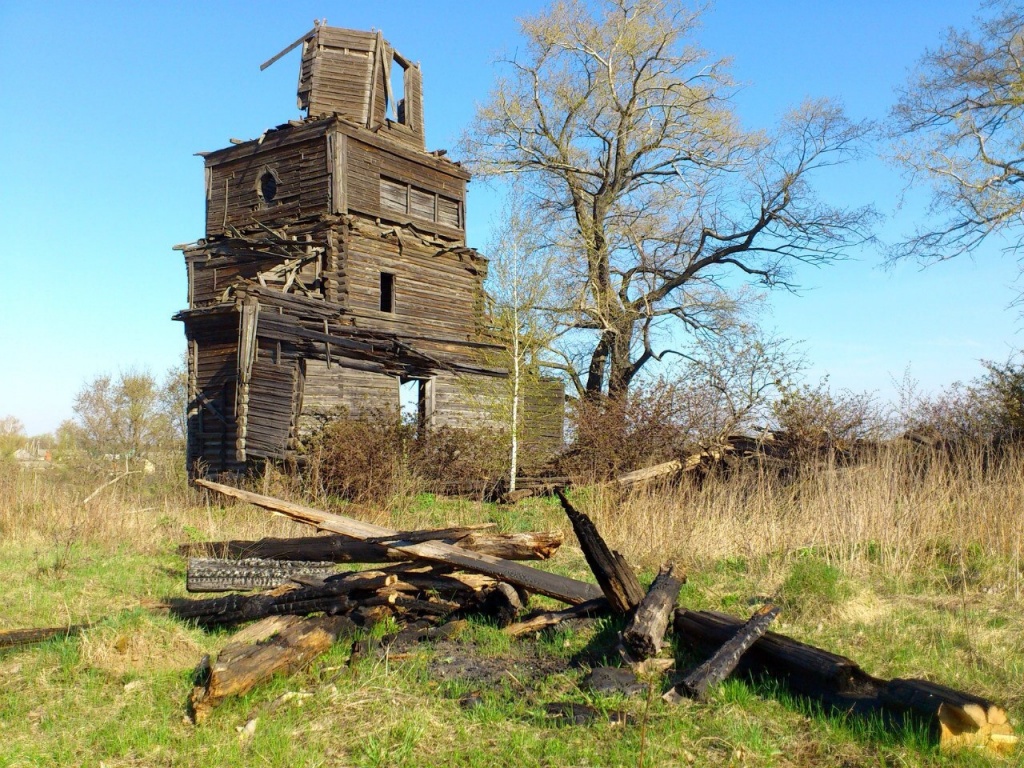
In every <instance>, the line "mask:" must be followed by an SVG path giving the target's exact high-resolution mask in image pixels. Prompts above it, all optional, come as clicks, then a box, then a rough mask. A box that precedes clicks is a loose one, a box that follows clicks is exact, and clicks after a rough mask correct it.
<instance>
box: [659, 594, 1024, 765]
mask: <svg viewBox="0 0 1024 768" xmlns="http://www.w3.org/2000/svg"><path fill="white" fill-rule="evenodd" d="M673 624H674V628H675V632H676V635H677V636H678V637H680V638H682V639H683V640H685V641H687V642H688V643H690V644H691V645H693V646H694V647H696V648H698V649H700V650H703V651H714V650H715V649H717V648H719V647H720V646H721V645H722V644H724V643H726V642H727V641H728V640H730V639H731V638H732V637H734V636H735V635H736V632H737V631H738V630H739V629H741V627H742V622H741V621H740V620H739V619H735V618H733V617H731V616H727V615H725V614H721V613H713V612H709V611H687V610H682V609H680V610H677V611H676V616H675V621H674V622H673ZM736 670H737V672H740V673H742V674H745V675H747V676H750V677H754V678H764V677H767V678H770V679H772V680H775V681H777V682H779V683H781V684H782V685H784V686H785V687H787V688H788V689H789V690H790V691H792V692H793V693H795V694H797V695H800V696H805V697H807V698H810V699H814V700H816V701H820V702H822V703H823V704H825V705H826V706H828V707H831V708H834V709H837V710H839V711H842V712H851V713H855V714H861V715H876V716H877V715H883V716H887V717H889V718H893V719H895V720H896V721H897V722H900V721H906V720H911V721H915V720H916V721H919V722H924V723H926V724H927V725H928V726H929V728H930V729H931V731H932V734H933V735H934V737H935V739H936V740H937V741H938V742H939V744H940V745H941V746H942V747H943V748H950V747H956V746H964V745H973V746H983V747H986V748H989V749H992V750H995V751H999V752H1007V751H1009V750H1012V749H1013V748H1014V747H1015V746H1016V744H1017V741H1018V737H1017V736H1016V735H1015V734H1014V732H1013V728H1012V726H1011V725H1010V723H1009V722H1008V720H1007V718H1006V712H1005V710H1003V709H1002V708H1001V707H999V706H997V705H995V704H994V703H992V702H991V701H988V700H987V699H985V698H982V697H980V696H975V695H974V694H970V693H965V692H962V691H957V690H954V689H952V688H947V687H945V686H942V685H937V684H935V683H929V682H927V681H924V680H899V679H897V680H883V679H879V678H877V677H872V676H871V675H869V674H867V673H866V672H864V670H862V669H861V668H860V667H859V666H858V665H857V664H856V663H855V662H854V661H852V660H850V659H848V658H845V657H843V656H839V655H837V654H834V653H830V652H828V651H825V650H822V649H821V648H815V647H814V646H811V645H807V644H806V643H801V642H799V641H798V640H794V639H792V638H790V637H786V636H785V635H779V634H776V633H774V632H766V633H765V634H764V635H763V636H762V637H760V638H759V639H758V640H757V641H756V642H754V644H753V645H752V646H751V647H750V648H749V650H748V651H747V652H746V653H745V654H744V655H743V657H742V658H741V659H740V662H739V664H738V665H737V667H736Z"/></svg>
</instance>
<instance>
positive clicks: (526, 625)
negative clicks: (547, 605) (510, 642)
mask: <svg viewBox="0 0 1024 768" xmlns="http://www.w3.org/2000/svg"><path fill="white" fill-rule="evenodd" d="M610 609H611V606H609V605H608V600H607V599H606V598H604V597H598V598H596V599H594V600H588V601H587V602H585V603H579V604H578V605H574V606H572V607H570V608H563V609H562V610H560V611H547V612H545V613H538V614H536V615H534V616H530V617H529V618H527V619H524V620H523V621H520V622H518V623H516V624H509V625H508V626H507V627H505V629H504V630H503V631H504V632H505V634H506V635H511V636H512V637H520V636H521V635H529V634H533V633H534V632H540V631H542V630H545V629H548V628H549V627H554V626H557V625H559V624H561V623H562V622H563V621H569V620H570V619H584V618H588V617H590V616H597V615H599V614H602V613H607V612H608V611H609V610H610Z"/></svg>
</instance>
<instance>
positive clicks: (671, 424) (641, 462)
mask: <svg viewBox="0 0 1024 768" xmlns="http://www.w3.org/2000/svg"><path fill="white" fill-rule="evenodd" d="M685 394H686V393H685V390H684V389H683V388H682V387H681V386H680V385H678V384H675V383H672V382H666V381H664V380H658V381H656V382H653V383H651V384H649V385H646V386H636V387H634V389H632V390H630V392H629V394H628V395H627V396H626V397H622V398H609V397H600V398H595V399H592V400H587V399H583V400H578V401H576V402H575V403H574V404H573V406H572V408H571V410H570V414H569V418H570V423H571V428H572V434H573V437H574V439H573V442H572V447H571V449H570V450H569V452H568V453H567V454H566V455H565V456H564V457H563V458H562V461H561V465H562V469H563V471H565V472H567V473H568V474H570V475H573V476H576V477H579V478H583V479H586V480H602V479H608V478H611V477H615V476H616V475H619V474H622V473H623V472H629V471H630V470H634V469H639V468H641V467H644V466H648V465H650V464H654V463H657V462H660V461H668V460H670V459H673V458H678V457H679V456H682V455H683V454H685V453H686V450H687V447H688V444H689V443H690V442H691V441H690V427H689V424H688V420H687V418H686V416H687V413H688V402H687V399H686V397H685Z"/></svg>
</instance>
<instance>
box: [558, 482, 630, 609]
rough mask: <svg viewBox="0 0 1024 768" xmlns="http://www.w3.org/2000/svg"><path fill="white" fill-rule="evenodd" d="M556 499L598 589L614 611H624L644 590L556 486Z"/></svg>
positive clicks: (594, 526) (585, 518) (626, 566)
mask: <svg viewBox="0 0 1024 768" xmlns="http://www.w3.org/2000/svg"><path fill="white" fill-rule="evenodd" d="M557 493H558V500H559V501H560V502H561V503H562V509H564V510H565V514H566V515H567V516H568V517H569V522H571V523H572V528H573V530H574V531H575V532H576V538H577V539H578V540H579V542H580V548H581V549H582V550H583V556H584V557H585V558H586V559H587V565H589V566H590V570H591V571H593V573H594V576H595V577H596V578H597V583H598V584H600V585H601V591H602V592H604V596H605V597H607V598H608V603H609V604H610V605H611V607H612V610H613V611H615V612H616V613H621V614H626V613H629V612H630V611H631V610H633V609H634V608H635V607H636V606H638V605H639V604H640V602H641V601H642V600H643V599H644V590H643V587H641V586H640V582H639V581H638V580H637V578H636V574H635V573H634V572H633V569H632V568H630V566H629V563H627V562H626V559H625V558H624V557H623V556H622V555H621V554H619V553H618V552H614V551H612V550H611V549H609V548H608V545H607V544H606V543H605V541H604V539H603V538H601V534H600V533H598V530H597V526H596V525H594V522H593V521H592V520H591V519H590V518H589V517H587V515H585V514H584V513H583V512H580V511H579V510H578V509H576V508H575V507H574V506H573V505H572V504H570V503H569V500H568V499H567V498H566V497H565V494H564V493H563V492H562V491H561V490H559V491H557Z"/></svg>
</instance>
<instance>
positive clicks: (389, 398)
mask: <svg viewBox="0 0 1024 768" xmlns="http://www.w3.org/2000/svg"><path fill="white" fill-rule="evenodd" d="M398 381H399V379H398V377H397V376H390V375H388V374H386V373H374V372H373V371H360V370H356V369H353V368H348V367H346V366H345V363H344V361H343V360H341V361H337V362H334V363H333V364H332V365H331V366H330V367H328V365H327V362H326V361H325V360H307V361H306V382H305V389H304V391H303V396H302V403H303V405H302V410H303V413H306V414H312V413H327V412H330V411H333V410H336V409H338V408H345V409H347V410H348V411H349V412H350V413H353V414H356V413H363V412H366V411H369V410H372V409H375V408H382V409H387V408H393V409H395V410H397V409H398Z"/></svg>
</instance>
